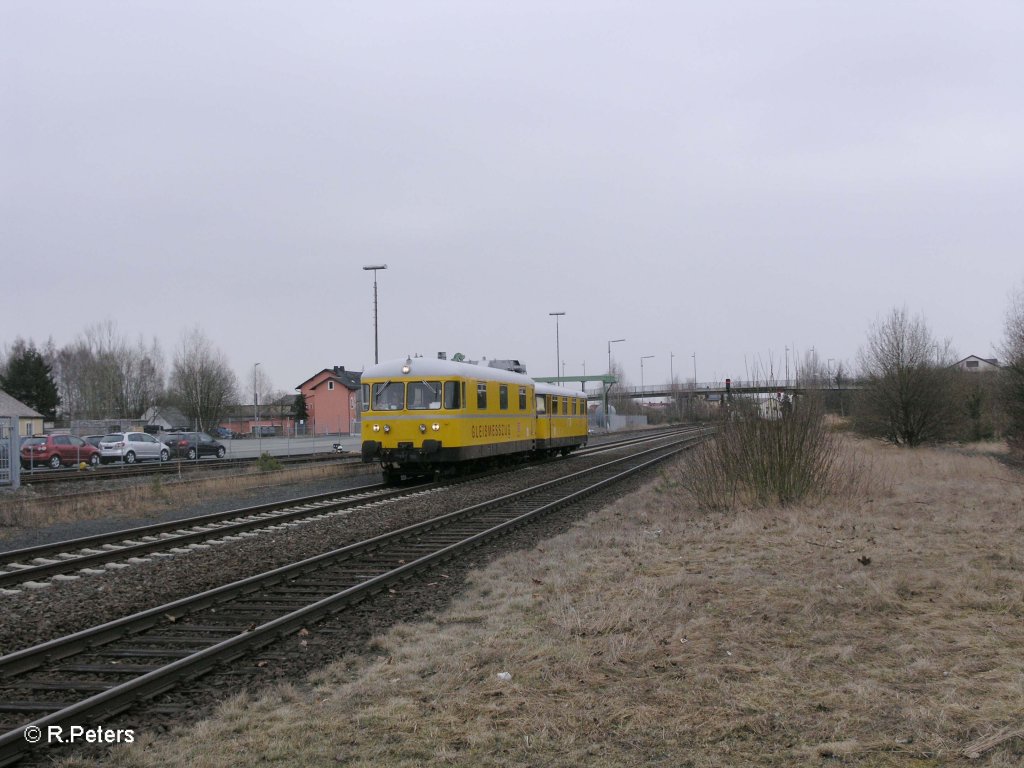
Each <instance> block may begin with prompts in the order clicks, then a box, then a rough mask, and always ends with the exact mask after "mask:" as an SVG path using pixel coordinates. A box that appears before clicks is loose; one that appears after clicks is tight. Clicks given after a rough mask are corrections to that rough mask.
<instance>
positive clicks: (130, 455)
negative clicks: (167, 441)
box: [100, 432, 171, 464]
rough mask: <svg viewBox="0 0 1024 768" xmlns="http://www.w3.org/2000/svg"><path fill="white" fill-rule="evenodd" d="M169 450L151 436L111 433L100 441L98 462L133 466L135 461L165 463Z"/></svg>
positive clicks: (136, 433)
mask: <svg viewBox="0 0 1024 768" xmlns="http://www.w3.org/2000/svg"><path fill="white" fill-rule="evenodd" d="M170 457H171V450H170V449H169V448H168V447H167V446H166V445H164V444H163V443H161V442H160V441H159V440H157V439H156V438H155V437H153V436H152V435H147V434H146V433H145V432H113V433H111V434H109V435H104V436H103V439H102V440H100V461H101V462H102V463H104V464H108V463H110V462H111V461H123V462H124V463H125V464H134V463H135V462H137V461H144V460H146V459H155V460H157V461H167V460H168V459H169V458H170Z"/></svg>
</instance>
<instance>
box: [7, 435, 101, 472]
mask: <svg viewBox="0 0 1024 768" xmlns="http://www.w3.org/2000/svg"><path fill="white" fill-rule="evenodd" d="M83 461H84V462H86V463H88V464H91V465H93V466H96V465H97V464H99V463H100V451H99V449H98V448H96V447H95V446H92V445H89V444H88V443H87V442H85V440H83V439H82V438H80V437H75V436H74V435H33V436H32V437H30V438H28V439H26V440H24V441H23V442H22V444H21V466H23V467H25V468H26V469H29V468H31V467H43V466H48V467H51V468H53V469H60V467H61V466H63V465H73V464H80V463H81V462H83Z"/></svg>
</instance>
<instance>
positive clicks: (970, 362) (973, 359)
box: [953, 355, 1000, 373]
mask: <svg viewBox="0 0 1024 768" xmlns="http://www.w3.org/2000/svg"><path fill="white" fill-rule="evenodd" d="M953 367H954V368H957V369H959V370H961V371H967V372H968V373H988V372H991V371H998V370H999V367H1000V366H999V361H998V360H996V359H995V358H994V357H992V358H986V357H978V356H977V355H968V356H967V357H965V358H964V359H963V360H960V361H958V362H956V363H953Z"/></svg>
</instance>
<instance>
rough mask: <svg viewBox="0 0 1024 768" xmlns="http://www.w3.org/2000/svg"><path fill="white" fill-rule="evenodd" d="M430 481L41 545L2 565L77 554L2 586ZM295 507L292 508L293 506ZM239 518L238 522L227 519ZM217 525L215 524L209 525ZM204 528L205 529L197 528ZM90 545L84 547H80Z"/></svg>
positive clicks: (377, 498)
mask: <svg viewBox="0 0 1024 768" xmlns="http://www.w3.org/2000/svg"><path fill="white" fill-rule="evenodd" d="M425 485H426V484H419V485H407V486H405V487H403V488H400V489H394V488H388V487H386V486H385V485H384V484H383V483H379V484H375V485H370V486H361V487H360V488H356V489H352V490H351V491H341V492H334V493H324V494H317V495H315V496H307V497H305V498H301V499H292V500H288V501H283V502H275V503H270V504H262V505H259V506H257V507H249V508H243V509H237V510H230V511H228V512H215V513H213V514H210V515H201V516H198V517H192V518H186V519H184V520H177V521H173V522H167V523H154V524H153V525H147V526H142V527H139V528H127V529H123V530H120V531H113V532H111V533H103V534H96V535H95V536H89V537H86V538H83V539H74V540H71V541H66V542H56V543H54V544H42V545H39V546H37V547H29V548H27V549H20V550H15V551H11V552H5V553H3V554H2V555H0V559H2V564H3V565H4V566H6V567H8V568H10V567H12V566H14V565H17V564H19V562H20V561H21V560H25V559H29V558H30V559H33V560H35V559H37V558H43V559H45V558H44V554H54V553H61V554H71V553H72V552H74V551H75V550H77V552H78V553H77V554H73V556H69V557H64V558H62V559H60V560H47V561H45V562H42V563H37V564H35V565H27V564H26V566H25V567H19V568H16V569H15V570H8V571H0V588H9V587H11V586H14V585H17V584H24V583H25V582H27V581H35V580H36V579H45V578H49V577H50V576H54V575H56V574H60V573H70V572H72V571H78V570H81V569H83V568H91V567H94V566H96V565H103V564H105V563H109V562H114V561H118V560H124V559H126V558H131V557H140V556H143V555H147V554H151V553H153V552H161V551H165V550H168V549H176V548H180V547H186V546H189V545H191V544H198V543H202V542H204V541H210V540H212V539H220V538H223V537H225V536H234V535H237V534H240V533H245V532H247V531H254V530H259V529H262V528H270V527H273V526H277V525H282V524H284V523H289V522H293V521H295V520H301V519H304V518H308V517H318V516H320V515H326V514H330V513H332V512H337V511H340V510H343V509H349V508H352V507H357V506H362V505H364V504H367V503H371V502H373V503H377V502H381V501H390V500H392V499H397V498H401V497H403V496H408V495H411V494H414V493H422V492H423V490H424V488H425ZM289 510H291V511H289ZM229 520H237V522H234V523H231V522H225V521H229ZM210 525H215V526H217V527H215V528H207V527H206V526H210ZM196 528H202V530H195V529H196ZM160 534H167V535H163V536H161V537H160V538H157V539H154V540H153V541H141V542H140V541H137V539H140V538H148V537H151V536H155V535H160ZM115 542H118V543H121V544H120V545H118V544H115ZM101 545H108V546H111V547H112V548H110V549H106V550H102V551H88V550H90V549H91V548H92V547H95V546H101ZM82 550H86V551H82Z"/></svg>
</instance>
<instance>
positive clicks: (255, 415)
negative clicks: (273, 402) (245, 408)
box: [252, 363, 260, 431]
mask: <svg viewBox="0 0 1024 768" xmlns="http://www.w3.org/2000/svg"><path fill="white" fill-rule="evenodd" d="M259 366H260V363H253V365H252V424H253V428H254V429H256V430H257V431H259V426H257V424H258V422H259V420H260V396H259V392H257V389H256V382H257V380H258V379H257V375H256V369H257V368H258V367H259Z"/></svg>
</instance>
